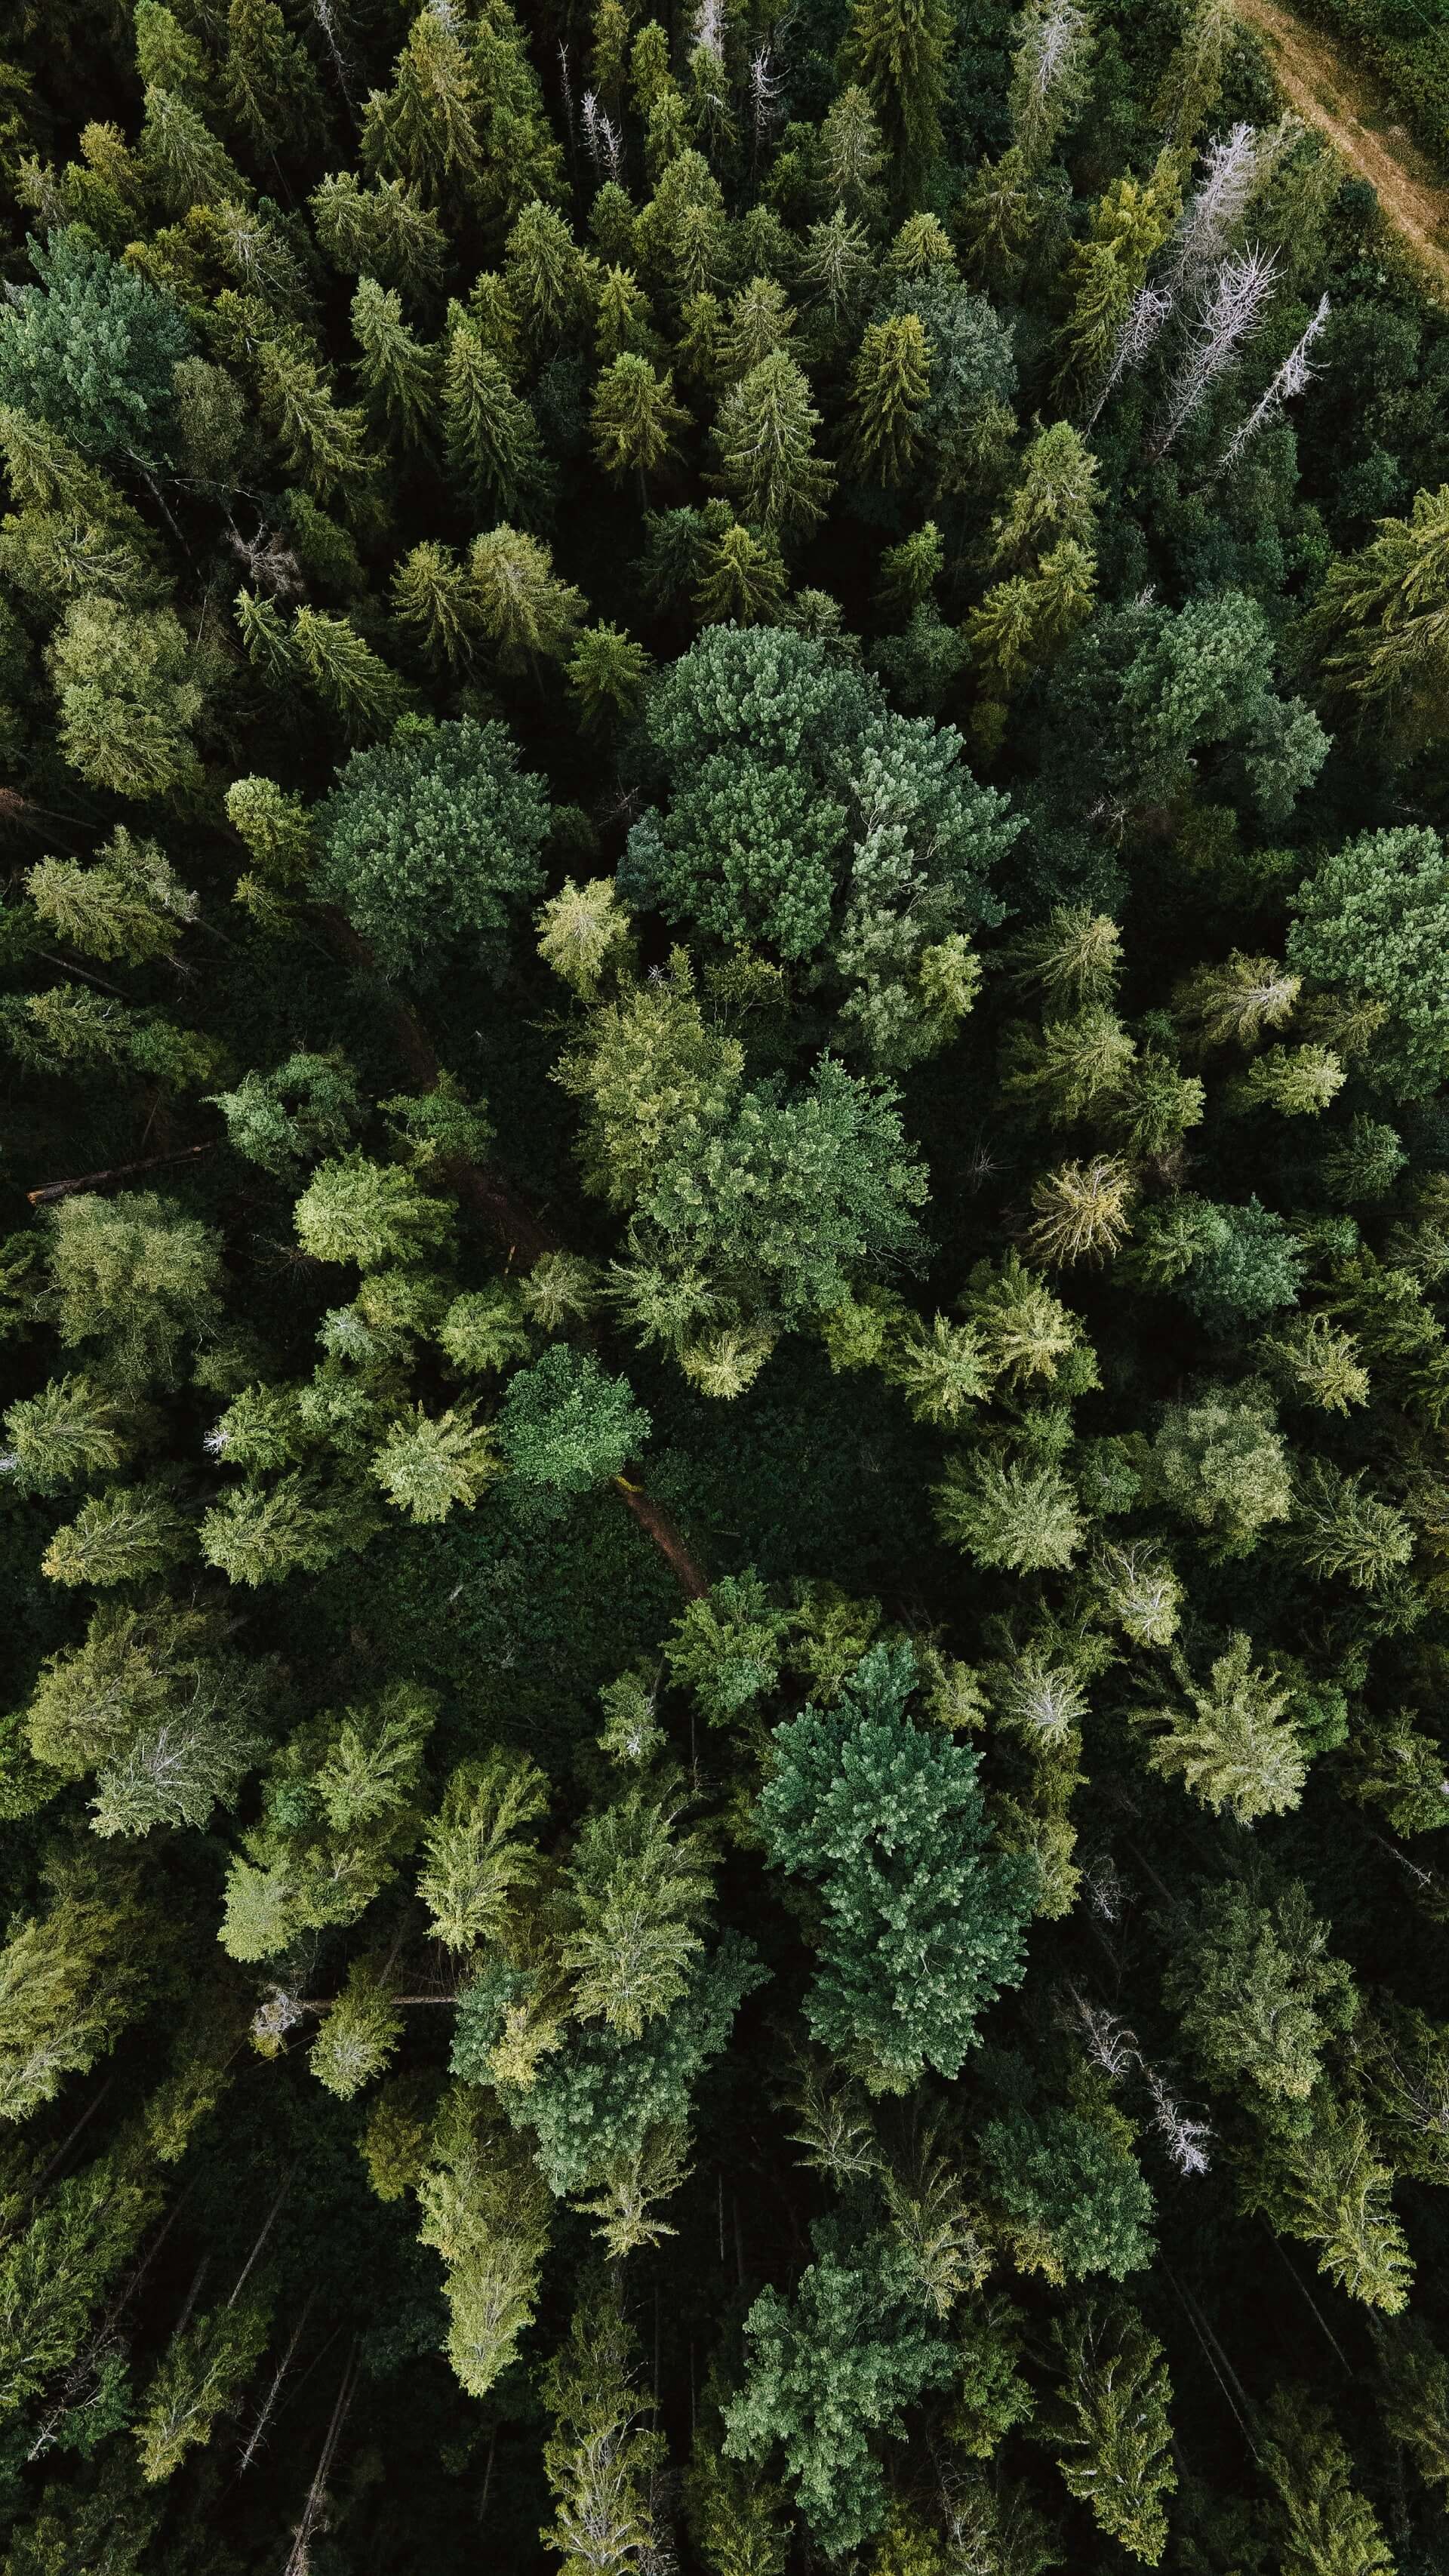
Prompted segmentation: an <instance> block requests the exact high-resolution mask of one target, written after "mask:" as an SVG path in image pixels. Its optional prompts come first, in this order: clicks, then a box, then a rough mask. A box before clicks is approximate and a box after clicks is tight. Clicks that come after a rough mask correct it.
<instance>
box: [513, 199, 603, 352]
mask: <svg viewBox="0 0 1449 2576" xmlns="http://www.w3.org/2000/svg"><path fill="white" fill-rule="evenodd" d="M503 273H504V278H505V280H506V283H507V288H508V296H509V301H510V302H511V304H512V306H513V309H514V311H515V312H516V313H517V315H518V318H519V321H520V323H521V324H522V326H523V331H524V336H525V338H526V340H527V341H528V342H529V343H530V344H531V345H532V346H533V347H534V348H535V349H542V348H549V347H552V346H553V345H555V344H556V343H557V342H558V340H559V339H560V338H562V337H563V336H565V335H566V334H567V333H569V332H570V331H573V330H575V329H577V328H578V327H579V326H580V325H581V324H582V323H583V322H584V321H585V319H586V318H587V316H588V314H589V312H590V310H591V307H592V304H593V295H592V291H591V289H592V281H591V278H590V274H589V263H588V261H587V259H586V258H585V256H584V254H583V253H582V252H581V251H580V250H579V248H578V246H577V244H576V243H575V241H574V237H573V234H572V232H571V231H570V229H569V227H568V225H567V224H566V223H565V221H564V219H563V217H562V215H560V214H558V213H557V212H556V211H555V209H554V208H553V207H552V206H546V205H544V204H543V202H542V200H541V199H539V198H537V197H535V198H533V199H532V200H531V201H530V203H529V204H528V205H526V206H524V207H523V209H522V211H521V212H520V214H519V215H518V217H517V220H516V221H515V223H514V225H513V228H512V230H511V231H510V233H509V235H508V240H507V243H506V245H505V249H504V266H503Z"/></svg>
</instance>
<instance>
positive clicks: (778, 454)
mask: <svg viewBox="0 0 1449 2576" xmlns="http://www.w3.org/2000/svg"><path fill="white" fill-rule="evenodd" d="M819 425H820V414H819V413H818V412H817V411H816V410H815V408H814V406H813V404H812V403H811V400H810V388H809V384H808V382H807V380H806V378H805V376H804V375H803V374H802V373H801V371H800V369H799V368H798V367H797V366H796V365H795V364H794V362H793V360H792V359H790V358H788V357H786V356H785V355H784V353H783V351H776V352H775V353H774V355H772V356H770V357H767V358H762V359H761V361H760V363H759V365H758V366H755V367H752V368H751V369H750V371H749V373H748V375H745V376H743V377H741V379H740V381H739V383H738V384H736V385H733V386H731V388H730V390H729V392H728V393H727V394H726V396H725V398H724V401H723V402H722V403H721V405H720V410H719V418H718V420H717V422H716V425H715V431H714V443H715V448H716V451H717V453H718V456H719V466H720V471H719V481H720V483H721V485H722V486H723V488H724V490H725V491H726V493H727V494H728V495H729V498H730V500H731V501H732V502H733V504H734V506H735V508H736V510H737V511H738V512H739V514H740V516H741V517H742V518H743V519H746V520H750V521H754V522H755V523H756V524H757V525H758V526H760V527H761V528H764V529H766V530H769V531H772V532H773V531H776V530H779V531H781V532H783V533H785V534H800V533H808V531H809V530H810V529H811V528H813V527H815V526H816V525H817V524H818V522H819V521H820V520H821V519H822V518H823V517H824V516H825V508H826V503H827V501H828V499H829V494H830V485H831V480H832V476H831V470H830V468H829V466H828V465H826V464H824V463H823V462H822V461H821V459H820V458H818V457H817V456H816V455H815V453H814V432H815V430H816V429H817V428H818V427H819Z"/></svg>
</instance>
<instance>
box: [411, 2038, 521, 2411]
mask: <svg viewBox="0 0 1449 2576" xmlns="http://www.w3.org/2000/svg"><path fill="white" fill-rule="evenodd" d="M417 2191H418V2203H419V2206H420V2209H421V2211H422V2225H421V2227H420V2228H419V2230H418V2235H419V2238H420V2241H421V2242H422V2243H423V2244H424V2245H428V2246H431V2247H432V2248H433V2249H434V2251H435V2252H436V2253H438V2254H440V2255H441V2256H442V2258H443V2264H444V2277H443V2291H444V2296H445V2297H446V2299H447V2302H448V2308H449V2312H450V2322H449V2331H448V2345H447V2350H448V2358H449V2360H450V2361H451V2363H452V2365H453V2368H454V2370H455V2372H456V2373H457V2376H458V2378H459V2380H460V2381H461V2382H462V2385H463V2387H464V2388H465V2389H466V2390H467V2391H468V2394H469V2395H470V2396H471V2397H486V2395H487V2393H488V2391H489V2389H490V2388H491V2387H492V2386H493V2383H494V2381H495V2380H496V2379H497V2378H498V2377H499V2375H500V2373H501V2372H503V2371H504V2370H506V2369H507V2367H508V2365H509V2363H510V2362H511V2361H512V2359H513V2357H514V2354H515V2352H516V2351H517V2348H518V2339H519V2336H520V2335H521V2334H522V2333H523V2332H524V2330H525V2328H526V2327H527V2326H529V2325H530V2324H531V2323H532V2321H533V2309H534V2301H535V2298H536V2295H537V2289H538V2276H539V2270H540V2266H541V2264H542V2261H543V2256H544V2252H545V2250H546V2248H547V2244H548V2191H547V2188H546V2186H545V2185H544V2183H543V2182H542V2181H541V2180H540V2178H539V2176H538V2174H537V2173H536V2171H535V2170H534V2167H533V2164H532V2162H531V2160H530V2159H529V2157H528V2156H527V2155H525V2154H524V2153H523V2152H522V2151H521V2150H520V2149H519V2148H518V2147H517V2146H516V2145H511V2144H510V2141H509V2140H508V2138H507V2135H506V2133H502V2134H500V2129H499V2128H498V2127H496V2126H494V2125H492V2124H490V2123H489V2122H488V2121H487V2120H486V2118H484V2117H482V2116H480V2113H479V2109H478V2096H477V2094H476V2093H475V2092H473V2091H472V2090H471V2088H470V2087H468V2086H466V2085H462V2084H460V2085H456V2086H455V2087H454V2088H453V2090H452V2091H451V2092H450V2093H449V2094H447V2095H446V2096H445V2097H444V2101H443V2104H442V2106H441V2109H440V2111H439V2113H438V2117H437V2120H436V2122H435V2125H434V2130H433V2138H432V2142H431V2149H430V2154H429V2159H428V2163H427V2166H426V2168H425V2170H424V2172H423V2174H422V2176H421V2177H420V2179H419V2182H418V2186H417Z"/></svg>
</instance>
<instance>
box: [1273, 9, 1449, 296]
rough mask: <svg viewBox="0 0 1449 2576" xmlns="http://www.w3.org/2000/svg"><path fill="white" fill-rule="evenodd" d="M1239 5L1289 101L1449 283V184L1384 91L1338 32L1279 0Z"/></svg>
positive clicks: (1441, 281) (1443, 285)
mask: <svg viewBox="0 0 1449 2576" xmlns="http://www.w3.org/2000/svg"><path fill="white" fill-rule="evenodd" d="M1240 7H1241V11H1242V15H1243V17H1244V18H1245V19H1246V21H1247V23H1248V25H1249V26H1251V27H1255V28H1256V29H1257V31H1258V33H1259V35H1260V36H1262V38H1263V39H1264V42H1265V43H1266V45H1267V48H1268V55H1269V59H1270V61H1271V63H1272V66H1273V71H1274V74H1275V76H1276V78H1277V81H1278V84H1279V87H1280V88H1281V89H1282V91H1283V93H1284V96H1285V97H1286V98H1287V100H1288V102H1289V104H1290V106H1292V107H1295V108H1296V109H1297V111H1298V113H1299V115H1300V116H1301V117H1303V118H1304V120H1305V121H1306V122H1307V123H1308V124H1310V125H1315V126H1316V127H1317V128H1318V131H1319V133H1320V134H1323V135H1326V136H1327V138H1328V140H1329V142H1330V143H1331V144H1332V145H1333V148H1334V150H1335V151H1336V152H1337V153H1338V154H1339V156H1340V158H1341V159H1342V160H1343V161H1345V162H1346V163H1347V164H1348V166H1349V168H1350V169H1351V170H1352V171H1353V172H1354V174H1355V176H1356V177H1358V178H1360V179H1367V180H1368V181H1369V182H1370V184H1371V186H1373V187H1374V188H1375V189H1377V191H1378V197H1379V202H1380V204H1381V205H1382V207H1383V209H1384V212H1385V214H1386V215H1387V216H1388V217H1389V220H1390V222H1391V223H1392V224H1393V225H1394V227H1395V229H1396V230H1397V231H1398V232H1399V233H1400V234H1401V235H1402V237H1403V239H1404V240H1405V242H1407V244H1408V246H1409V248H1410V250H1411V251H1413V252H1414V254H1415V255H1416V257H1417V258H1418V259H1419V261H1420V262H1421V263H1422V265H1423V266H1424V267H1425V268H1426V269H1427V270H1428V271H1429V272H1430V274H1431V275H1432V276H1433V278H1434V279H1435V280H1436V282H1437V284H1438V285H1439V287H1440V289H1441V291H1443V290H1449V188H1445V187H1443V186H1442V185H1441V184H1440V183H1439V181H1438V180H1437V179H1436V178H1435V177H1434V176H1433V172H1432V168H1431V165H1430V164H1429V163H1428V162H1427V161H1426V160H1425V158H1424V156H1423V155H1422V154H1421V153H1420V152H1419V151H1418V149H1417V147H1416V146H1415V144H1414V143H1413V141H1412V140H1411V138H1410V136H1409V135H1408V134H1407V133H1406V132H1405V131H1404V128H1403V127H1402V126H1401V125H1395V124H1394V123H1393V121H1392V110H1391V109H1390V108H1389V107H1388V106H1387V105H1386V103H1385V101H1384V98H1383V94H1382V92H1380V91H1379V90H1378V88H1377V87H1376V85H1375V84H1374V82H1373V81H1372V80H1371V79H1370V78H1369V77H1368V75H1367V74H1366V73H1365V72H1364V71H1363V70H1362V68H1361V67H1360V66H1359V65H1358V64H1356V63H1354V62H1353V61H1351V60H1350V58H1349V56H1348V55H1347V54H1346V53H1345V52H1344V51H1343V49H1342V47H1341V46H1339V45H1336V44H1335V43H1334V41H1333V38H1332V37H1331V36H1327V35H1325V34H1324V33H1323V31H1322V30H1321V29H1320V28H1317V27H1305V26H1304V25H1303V23H1302V21H1301V19H1298V18H1295V17H1293V16H1291V15H1290V13H1289V12H1288V10H1286V9H1280V8H1278V7H1277V6H1276V5H1275V0H1240Z"/></svg>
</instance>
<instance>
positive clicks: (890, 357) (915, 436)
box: [846, 313, 931, 484]
mask: <svg viewBox="0 0 1449 2576" xmlns="http://www.w3.org/2000/svg"><path fill="white" fill-rule="evenodd" d="M930 387H931V344H930V342H929V340H928V339H927V337H926V330H925V325H924V323H923V322H922V321H921V319H920V316H919V314H915V313H902V314H900V315H898V316H897V317H896V318H895V319H894V320H893V321H889V322H872V323H871V324H870V325H869V327H868V329H867V330H866V333H865V336H864V338H863V339H862V341H861V344H860V354H859V356H858V357H857V359H856V362H855V370H854V375H853V379H852V408H853V411H854V414H855V418H854V422H853V424H852V429H851V438H850V445H849V447H848V449H847V452H846V461H847V464H848V466H849V468H850V470H851V471H852V472H853V473H856V474H859V475H861V476H862V477H863V478H864V479H865V480H867V481H869V482H874V483H885V484H894V483H900V482H903V481H904V479H905V476H906V474H907V472H908V471H909V469H910V467H911V466H912V464H913V463H914V462H915V458H916V454H917V451H918V448H919V445H920V427H919V420H920V413H921V409H922V406H923V405H924V403H925V400H926V396H927V394H928V393H929V392H930Z"/></svg>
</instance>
